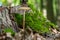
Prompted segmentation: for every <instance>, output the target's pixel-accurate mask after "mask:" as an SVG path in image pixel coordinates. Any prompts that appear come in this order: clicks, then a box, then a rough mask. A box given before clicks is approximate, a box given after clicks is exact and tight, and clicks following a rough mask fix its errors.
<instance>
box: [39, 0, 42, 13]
mask: <svg viewBox="0 0 60 40" xmlns="http://www.w3.org/2000/svg"><path fill="white" fill-rule="evenodd" d="M40 11H41V12H42V13H43V0H40Z"/></svg>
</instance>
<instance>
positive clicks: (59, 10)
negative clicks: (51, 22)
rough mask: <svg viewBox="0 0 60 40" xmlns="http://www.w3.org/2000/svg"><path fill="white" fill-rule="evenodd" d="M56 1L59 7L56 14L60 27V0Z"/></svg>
mask: <svg viewBox="0 0 60 40" xmlns="http://www.w3.org/2000/svg"><path fill="white" fill-rule="evenodd" d="M56 2H57V9H56V11H57V14H56V18H57V19H56V20H57V24H58V26H59V27H60V0H56Z"/></svg>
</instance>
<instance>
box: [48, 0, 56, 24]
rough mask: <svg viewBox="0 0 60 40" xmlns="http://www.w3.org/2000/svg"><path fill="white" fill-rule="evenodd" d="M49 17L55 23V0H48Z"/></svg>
mask: <svg viewBox="0 0 60 40" xmlns="http://www.w3.org/2000/svg"><path fill="white" fill-rule="evenodd" d="M47 18H48V20H50V21H51V22H53V23H55V18H54V11H53V0H47Z"/></svg>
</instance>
